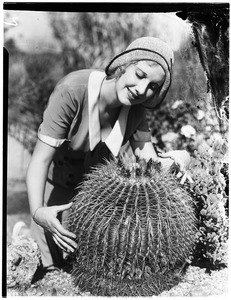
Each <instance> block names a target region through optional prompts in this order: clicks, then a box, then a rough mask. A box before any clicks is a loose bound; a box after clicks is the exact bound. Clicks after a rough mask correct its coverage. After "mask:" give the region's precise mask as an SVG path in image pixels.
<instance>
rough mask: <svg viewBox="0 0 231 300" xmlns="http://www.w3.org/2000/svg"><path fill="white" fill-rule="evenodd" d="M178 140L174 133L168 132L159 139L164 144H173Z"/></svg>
mask: <svg viewBox="0 0 231 300" xmlns="http://www.w3.org/2000/svg"><path fill="white" fill-rule="evenodd" d="M177 138H178V134H177V133H175V132H168V133H166V134H163V135H162V137H161V139H162V141H163V142H164V143H166V142H174V141H175V140H176V139H177Z"/></svg>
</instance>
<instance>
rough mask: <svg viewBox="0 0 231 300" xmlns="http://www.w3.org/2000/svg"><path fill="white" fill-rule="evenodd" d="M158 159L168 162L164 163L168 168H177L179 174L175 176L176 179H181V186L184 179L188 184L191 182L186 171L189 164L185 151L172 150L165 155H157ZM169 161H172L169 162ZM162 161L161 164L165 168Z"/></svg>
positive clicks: (187, 154) (188, 157) (188, 156)
mask: <svg viewBox="0 0 231 300" xmlns="http://www.w3.org/2000/svg"><path fill="white" fill-rule="evenodd" d="M158 156H159V157H161V158H162V159H164V160H165V159H168V162H167V161H166V163H167V165H168V166H169V168H170V167H171V166H172V165H173V164H175V166H176V167H178V168H179V173H178V174H177V177H178V178H180V177H181V176H182V178H181V182H180V183H181V184H183V183H184V182H185V180H186V179H188V180H189V181H190V182H193V180H192V178H191V176H190V175H189V174H188V172H187V169H188V166H189V164H190V160H191V158H190V155H189V153H188V152H187V151H186V150H174V151H169V152H167V153H159V154H158ZM169 159H170V160H171V161H172V164H171V161H169ZM164 160H161V163H162V164H163V167H165V165H166V164H165V162H164Z"/></svg>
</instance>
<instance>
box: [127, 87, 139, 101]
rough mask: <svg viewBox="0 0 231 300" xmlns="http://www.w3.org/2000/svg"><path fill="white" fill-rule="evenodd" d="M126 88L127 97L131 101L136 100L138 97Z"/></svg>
mask: <svg viewBox="0 0 231 300" xmlns="http://www.w3.org/2000/svg"><path fill="white" fill-rule="evenodd" d="M127 90H128V98H129V99H130V100H132V101H134V100H137V99H138V98H139V97H138V96H137V95H136V94H135V93H133V92H132V91H131V90H130V89H129V88H127Z"/></svg>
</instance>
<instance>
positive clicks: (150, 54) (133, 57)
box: [105, 37, 174, 108]
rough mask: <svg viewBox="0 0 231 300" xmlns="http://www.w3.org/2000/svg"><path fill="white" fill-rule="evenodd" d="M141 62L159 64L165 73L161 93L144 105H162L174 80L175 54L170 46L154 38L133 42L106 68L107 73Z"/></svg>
mask: <svg viewBox="0 0 231 300" xmlns="http://www.w3.org/2000/svg"><path fill="white" fill-rule="evenodd" d="M139 60H151V61H154V62H156V63H158V64H159V65H160V66H161V67H162V68H163V70H164V72H165V81H164V83H163V85H162V86H161V88H160V90H159V92H158V93H157V94H156V95H155V99H151V100H148V101H146V102H145V103H144V104H143V105H144V106H145V107H148V108H152V107H153V106H154V105H156V100H157V99H156V98H158V103H161V102H162V101H163V100H164V98H165V96H166V94H167V91H168V89H169V87H170V85H171V80H172V65H173V62H174V54H173V51H172V49H171V48H170V47H169V45H168V44H166V43H165V42H163V41H161V40H160V39H158V38H154V37H142V38H139V39H136V40H135V41H133V42H132V43H131V44H130V45H129V46H128V47H127V49H126V50H125V51H123V52H121V53H119V54H118V55H116V56H115V57H114V58H113V59H112V60H111V61H110V62H109V64H108V65H107V66H106V68H105V73H106V74H107V75H108V76H110V75H112V74H113V73H114V72H115V70H116V69H117V68H118V67H121V66H123V65H125V64H127V63H129V62H133V61H134V62H135V61H139Z"/></svg>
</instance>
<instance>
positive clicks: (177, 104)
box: [172, 100, 183, 109]
mask: <svg viewBox="0 0 231 300" xmlns="http://www.w3.org/2000/svg"><path fill="white" fill-rule="evenodd" d="M182 103H183V101H182V100H176V101H175V102H174V103H173V105H172V109H176V108H177V107H178V106H179V105H181V104H182Z"/></svg>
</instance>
